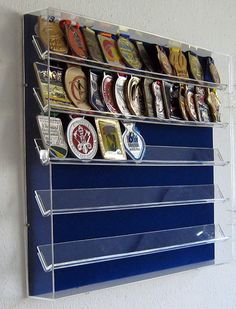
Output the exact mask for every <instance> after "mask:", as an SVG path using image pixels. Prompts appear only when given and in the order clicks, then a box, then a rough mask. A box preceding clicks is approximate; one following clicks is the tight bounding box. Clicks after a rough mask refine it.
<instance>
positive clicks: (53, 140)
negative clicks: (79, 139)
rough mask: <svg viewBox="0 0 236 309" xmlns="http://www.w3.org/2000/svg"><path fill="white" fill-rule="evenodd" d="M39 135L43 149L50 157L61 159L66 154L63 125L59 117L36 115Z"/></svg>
mask: <svg viewBox="0 0 236 309" xmlns="http://www.w3.org/2000/svg"><path fill="white" fill-rule="evenodd" d="M37 123H38V127H39V132H40V136H41V139H42V142H43V145H44V147H45V149H48V150H49V154H50V156H51V157H54V158H59V159H63V158H65V157H66V156H67V152H68V147H67V144H66V141H65V138H64V131H63V126H62V122H61V119H60V118H55V117H50V120H49V117H48V116H42V115H39V116H37Z"/></svg>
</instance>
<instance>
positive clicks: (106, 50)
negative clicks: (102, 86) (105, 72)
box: [98, 34, 124, 66]
mask: <svg viewBox="0 0 236 309" xmlns="http://www.w3.org/2000/svg"><path fill="white" fill-rule="evenodd" d="M98 40H99V42H100V45H101V48H102V51H103V54H104V57H105V58H106V61H107V62H108V63H110V64H113V65H119V66H120V65H122V66H124V62H123V61H122V59H121V57H120V54H119V52H118V50H117V48H116V41H115V40H114V39H112V38H111V37H107V36H104V35H101V34H99V35H98Z"/></svg>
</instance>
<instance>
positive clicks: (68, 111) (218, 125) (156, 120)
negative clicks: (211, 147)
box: [33, 87, 228, 128]
mask: <svg viewBox="0 0 236 309" xmlns="http://www.w3.org/2000/svg"><path fill="white" fill-rule="evenodd" d="M33 93H34V96H35V98H36V100H37V102H38V104H39V107H40V109H41V111H42V112H43V113H48V105H46V106H44V104H43V102H42V98H41V96H40V93H39V89H38V88H35V87H33ZM50 113H59V114H69V115H77V116H82V117H83V116H87V117H95V118H96V117H99V118H104V119H117V120H121V121H124V122H140V123H151V124H159V125H174V126H186V127H203V128H205V127H207V128H208V127H210V128H214V127H215V128H225V127H227V126H228V123H226V122H200V121H186V120H178V119H173V118H170V119H160V118H157V117H146V116H142V117H139V116H135V115H128V116H127V115H123V114H114V113H110V112H101V111H95V110H90V111H85V110H80V109H78V108H77V107H74V108H68V109H63V108H62V107H61V106H56V105H54V104H51V105H50Z"/></svg>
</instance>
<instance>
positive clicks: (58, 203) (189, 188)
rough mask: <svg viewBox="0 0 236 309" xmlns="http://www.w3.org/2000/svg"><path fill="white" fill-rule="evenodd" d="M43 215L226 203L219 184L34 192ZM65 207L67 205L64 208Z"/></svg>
mask: <svg viewBox="0 0 236 309" xmlns="http://www.w3.org/2000/svg"><path fill="white" fill-rule="evenodd" d="M35 198H36V201H37V204H38V206H39V209H40V211H41V213H42V215H43V216H49V215H51V214H52V215H62V214H73V213H85V212H95V211H115V210H124V209H139V208H151V207H167V206H169V207H172V206H182V205H189V206H190V205H196V204H207V203H214V202H224V201H226V200H227V198H225V197H224V196H223V194H222V192H221V190H220V188H219V186H218V185H186V186H180V185H177V186H152V187H114V188H112V187H111V188H85V189H63V190H57V189H54V190H52V209H51V206H50V205H51V192H50V190H36V191H35ZM65 205H67V206H65Z"/></svg>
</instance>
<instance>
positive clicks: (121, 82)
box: [115, 75, 130, 116]
mask: <svg viewBox="0 0 236 309" xmlns="http://www.w3.org/2000/svg"><path fill="white" fill-rule="evenodd" d="M126 81H127V77H126V76H122V75H118V78H117V80H116V81H115V100H116V103H117V106H118V108H119V110H120V112H121V113H122V114H123V115H126V116H128V115H130V112H129V109H128V107H127V104H126V100H125V94H124V90H125V84H126Z"/></svg>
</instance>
